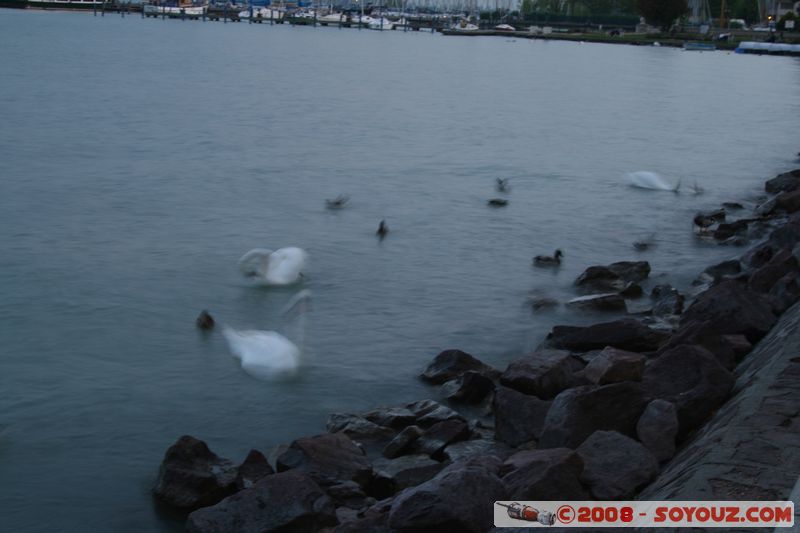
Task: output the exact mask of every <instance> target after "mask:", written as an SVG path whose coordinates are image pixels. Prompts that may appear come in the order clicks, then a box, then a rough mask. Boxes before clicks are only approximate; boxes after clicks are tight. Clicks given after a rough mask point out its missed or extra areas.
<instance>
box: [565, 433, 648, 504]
mask: <svg viewBox="0 0 800 533" xmlns="http://www.w3.org/2000/svg"><path fill="white" fill-rule="evenodd" d="M577 452H578V455H580V457H581V459H582V460H583V465H584V466H583V474H582V475H581V480H582V481H583V482H584V483H586V484H587V485H588V486H589V488H590V489H591V491H592V496H594V497H595V498H597V499H598V500H623V499H632V496H633V495H634V494H635V493H636V490H637V489H638V488H640V487H642V486H644V485H645V484H646V483H648V482H649V481H651V480H652V479H653V478H655V476H656V473H657V472H658V462H657V461H656V459H655V457H653V454H651V453H650V452H649V451H648V450H647V448H645V447H644V446H642V445H641V444H639V443H638V442H636V441H635V440H633V439H631V438H629V437H626V436H625V435H621V434H619V433H617V432H616V431H596V432H594V433H593V434H592V435H591V436H590V437H589V438H588V439H586V440H585V441H584V442H583V444H581V445H580V447H579V448H578V450H577Z"/></svg>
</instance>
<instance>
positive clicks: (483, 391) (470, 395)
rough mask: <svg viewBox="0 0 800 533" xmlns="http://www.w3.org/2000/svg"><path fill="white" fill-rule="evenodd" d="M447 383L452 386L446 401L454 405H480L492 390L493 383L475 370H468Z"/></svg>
mask: <svg viewBox="0 0 800 533" xmlns="http://www.w3.org/2000/svg"><path fill="white" fill-rule="evenodd" d="M448 383H452V384H453V386H452V387H451V392H450V394H448V396H447V399H448V400H450V401H451V402H456V403H465V404H476V403H480V402H481V401H483V399H484V398H486V396H487V395H488V394H489V393H490V392H492V391H493V390H494V381H492V380H491V378H488V377H486V376H485V375H483V374H481V373H480V372H476V371H475V370H468V371H466V372H464V373H463V374H461V376H459V377H458V378H456V379H455V380H453V381H451V382H448ZM445 385H447V384H445Z"/></svg>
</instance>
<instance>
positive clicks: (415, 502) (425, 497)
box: [389, 457, 508, 533]
mask: <svg viewBox="0 0 800 533" xmlns="http://www.w3.org/2000/svg"><path fill="white" fill-rule="evenodd" d="M499 467H500V461H499V460H498V459H497V458H494V457H476V458H473V459H471V460H467V461H463V462H457V463H453V464H452V465H450V466H448V467H447V468H445V469H444V470H442V471H441V472H439V474H437V475H436V477H434V478H433V479H431V480H429V481H426V482H425V483H422V484H421V485H418V486H416V487H412V488H408V489H406V490H404V491H403V492H401V493H400V494H398V495H397V496H396V497H395V499H394V502H393V503H392V508H391V511H390V512H389V526H390V527H392V528H394V529H399V530H402V531H420V532H421V531H436V532H438V533H449V532H453V533H455V532H463V533H483V532H485V531H486V530H487V529H489V528H491V527H492V524H493V516H494V515H493V509H492V506H491V505H489V504H488V503H491V502H494V501H497V500H505V499H507V497H508V493H507V492H506V489H505V486H504V485H503V483H502V481H500V478H498V477H497V471H498V469H499ZM487 502H488V503H487Z"/></svg>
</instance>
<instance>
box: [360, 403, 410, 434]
mask: <svg viewBox="0 0 800 533" xmlns="http://www.w3.org/2000/svg"><path fill="white" fill-rule="evenodd" d="M362 416H363V417H364V418H366V419H367V420H369V421H370V422H374V423H375V424H378V425H379V426H384V427H388V428H392V429H403V428H404V427H406V426H410V425H411V424H413V423H414V422H415V421H416V420H417V415H416V414H414V413H413V412H411V410H409V409H408V408H406V407H379V408H378V409H373V410H372V411H369V412H367V413H364V414H363V415H362Z"/></svg>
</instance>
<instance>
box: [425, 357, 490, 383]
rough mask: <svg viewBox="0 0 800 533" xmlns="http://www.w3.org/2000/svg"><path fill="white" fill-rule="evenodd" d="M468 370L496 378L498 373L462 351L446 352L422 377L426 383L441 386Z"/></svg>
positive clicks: (430, 365) (437, 358) (431, 364)
mask: <svg viewBox="0 0 800 533" xmlns="http://www.w3.org/2000/svg"><path fill="white" fill-rule="evenodd" d="M467 370H474V371H476V372H479V373H481V374H484V375H486V376H488V377H496V376H497V374H498V372H497V370H495V369H494V368H492V367H491V366H489V365H487V364H485V363H483V362H482V361H480V360H479V359H476V358H475V357H473V356H472V355H470V354H468V353H466V352H462V351H461V350H445V351H443V352H441V353H440V354H439V355H437V356H436V357H434V359H433V361H432V362H431V363H430V364H429V365H428V367H427V368H426V369H425V371H424V372H423V373H422V374H421V375H420V377H421V378H422V379H424V380H425V381H429V382H431V383H437V384H441V383H444V382H445V381H450V380H451V379H454V378H457V377H458V376H460V375H461V374H463V373H464V372H466V371H467Z"/></svg>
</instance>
